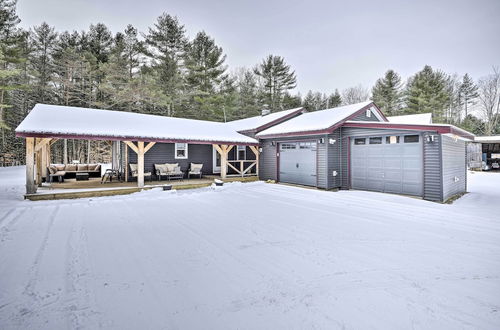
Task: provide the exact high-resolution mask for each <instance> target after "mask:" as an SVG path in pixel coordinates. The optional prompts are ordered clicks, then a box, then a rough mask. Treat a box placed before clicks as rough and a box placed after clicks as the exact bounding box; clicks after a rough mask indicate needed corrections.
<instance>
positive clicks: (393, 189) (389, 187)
mask: <svg viewBox="0 0 500 330" xmlns="http://www.w3.org/2000/svg"><path fill="white" fill-rule="evenodd" d="M384 188H385V192H389V193H396V194H397V193H400V192H401V191H402V187H401V181H398V182H388V181H386V182H385V187H384Z"/></svg>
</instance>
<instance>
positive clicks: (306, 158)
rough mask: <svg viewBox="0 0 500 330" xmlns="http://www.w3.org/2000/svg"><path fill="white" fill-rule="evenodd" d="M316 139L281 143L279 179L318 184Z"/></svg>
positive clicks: (281, 180)
mask: <svg viewBox="0 0 500 330" xmlns="http://www.w3.org/2000/svg"><path fill="white" fill-rule="evenodd" d="M316 150H317V143H316V141H300V142H282V143H279V181H280V182H286V183H294V184H301V185H306V186H316V177H317V173H316V167H317V166H316V158H317V157H316Z"/></svg>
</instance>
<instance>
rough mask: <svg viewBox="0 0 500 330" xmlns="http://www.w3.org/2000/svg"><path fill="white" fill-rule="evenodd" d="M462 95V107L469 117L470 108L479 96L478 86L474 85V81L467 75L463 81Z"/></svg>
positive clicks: (460, 91) (461, 86)
mask: <svg viewBox="0 0 500 330" xmlns="http://www.w3.org/2000/svg"><path fill="white" fill-rule="evenodd" d="M459 93H460V105H462V106H463V107H464V116H465V117H467V116H468V106H469V104H471V103H472V101H473V100H474V99H476V98H477V97H478V96H479V94H478V92H477V86H476V84H474V80H472V78H471V77H470V76H469V75H468V74H467V73H466V74H465V75H464V77H463V79H462V84H461V85H460V88H459Z"/></svg>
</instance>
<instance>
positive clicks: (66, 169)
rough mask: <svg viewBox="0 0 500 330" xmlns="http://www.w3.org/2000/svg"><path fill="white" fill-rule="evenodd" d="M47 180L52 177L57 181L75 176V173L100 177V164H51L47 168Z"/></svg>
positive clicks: (51, 179)
mask: <svg viewBox="0 0 500 330" xmlns="http://www.w3.org/2000/svg"><path fill="white" fill-rule="evenodd" d="M47 170H48V174H49V180H50V182H52V181H53V179H54V177H55V178H57V179H58V180H59V181H62V180H64V179H69V178H74V177H76V173H88V174H89V177H95V178H100V177H101V165H99V164H66V165H64V164H51V165H50V166H49V167H48V168H47Z"/></svg>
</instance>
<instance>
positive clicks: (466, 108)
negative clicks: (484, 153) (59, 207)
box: [0, 0, 500, 162]
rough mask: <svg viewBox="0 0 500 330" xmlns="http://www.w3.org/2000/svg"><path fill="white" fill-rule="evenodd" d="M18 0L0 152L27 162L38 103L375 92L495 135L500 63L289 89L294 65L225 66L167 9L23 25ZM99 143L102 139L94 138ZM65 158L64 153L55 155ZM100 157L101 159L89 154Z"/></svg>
mask: <svg viewBox="0 0 500 330" xmlns="http://www.w3.org/2000/svg"><path fill="white" fill-rule="evenodd" d="M19 23H20V18H19V17H18V15H17V14H16V0H0V154H1V155H4V156H5V155H9V157H11V158H14V159H16V160H18V161H20V162H23V161H24V145H23V143H24V139H19V138H16V137H15V134H14V129H15V128H16V127H17V126H18V124H19V123H20V122H21V121H22V120H23V118H24V117H25V116H26V115H27V114H28V113H29V111H30V110H31V109H32V108H33V106H34V105H35V104H36V103H48V104H56V105H67V106H79V107H87V108H99V109H113V110H120V111H129V112H138V113H147V114H154V115H162V116H175V117H184V118H192V119H202V120H213V121H230V120H235V119H240V118H245V117H250V116H256V115H259V114H260V111H261V109H262V108H263V107H264V106H265V105H266V106H267V107H268V108H269V109H271V110H272V111H279V110H285V109H290V108H296V107H300V106H303V107H305V108H306V109H307V110H309V111H317V110H322V109H327V108H332V107H336V106H339V105H344V104H352V103H357V102H362V101H365V100H368V99H372V100H374V101H375V103H376V104H377V105H378V106H379V107H380V108H381V110H382V111H383V112H384V113H385V114H386V115H388V116H391V115H404V114H415V113H426V112H432V113H433V120H434V122H437V123H438V122H439V123H450V124H454V125H457V126H460V127H463V128H465V129H467V130H469V131H471V132H473V133H475V134H479V135H482V134H485V135H491V134H500V114H499V110H500V108H499V107H500V104H499V103H500V102H499V101H500V71H499V70H498V69H497V68H495V67H492V72H491V74H489V75H487V76H485V77H480V78H479V79H477V81H475V80H474V79H473V78H472V77H470V76H469V75H468V74H465V75H463V76H461V75H458V74H448V73H445V72H443V71H441V70H438V69H435V68H432V67H431V66H425V67H424V68H423V69H422V70H421V71H419V72H417V73H415V74H414V75H413V76H411V77H409V78H408V79H407V80H406V81H403V79H402V78H401V76H400V75H399V74H398V73H396V72H395V71H394V70H388V71H387V72H386V73H385V74H384V76H383V77H381V78H380V79H379V80H377V82H376V83H375V85H374V86H373V87H372V88H367V87H365V86H362V85H358V86H353V87H350V88H346V89H344V90H341V91H339V90H338V89H334V88H332V91H331V92H330V93H322V92H317V91H309V92H307V93H306V94H305V95H301V94H300V93H297V92H295V88H296V86H297V79H298V77H297V76H296V73H295V71H294V70H293V68H292V67H291V66H290V65H288V64H287V63H286V61H285V59H284V58H283V57H282V56H279V55H269V56H267V57H265V58H264V59H262V60H260V61H259V60H258V59H256V64H255V66H253V67H251V68H245V67H244V68H228V66H227V65H226V55H225V54H224V50H223V49H222V48H221V47H220V46H218V45H217V43H216V41H215V39H214V38H213V37H212V36H210V35H208V34H207V33H206V32H204V31H200V32H198V33H197V34H196V35H195V36H194V37H192V36H188V35H187V33H186V29H185V27H184V25H183V24H182V22H181V21H180V20H179V19H178V18H177V17H176V16H173V15H170V14H168V13H163V14H162V15H161V16H159V17H158V18H157V19H156V21H155V22H153V23H152V24H151V26H150V27H149V28H148V31H138V30H137V29H136V28H135V27H134V26H133V25H128V26H127V27H126V28H125V30H124V31H120V32H116V33H113V32H112V31H110V29H109V28H108V27H107V26H106V25H105V24H103V23H97V24H92V25H90V27H89V29H88V30H86V31H56V30H55V28H54V27H52V26H50V25H49V24H47V23H42V24H40V25H38V26H34V27H32V28H30V29H28V30H25V29H22V28H20V27H19ZM93 143H94V144H95V143H98V142H93ZM64 144H65V146H63V145H62V142H58V143H57V144H56V145H54V147H53V148H55V149H56V150H55V152H54V154H55V155H60V154H61V150H62V148H66V149H67V153H68V156H67V157H68V159H81V160H83V161H85V159H86V158H87V161H89V159H88V158H89V155H90V149H95V148H99V147H100V144H99V145H95V146H91V145H90V144H89V143H87V142H86V141H71V144H70V147H69V150H68V145H67V142H65V143H64ZM58 157H59V158H61V157H60V156H58ZM93 160H94V161H99V160H98V159H93Z"/></svg>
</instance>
